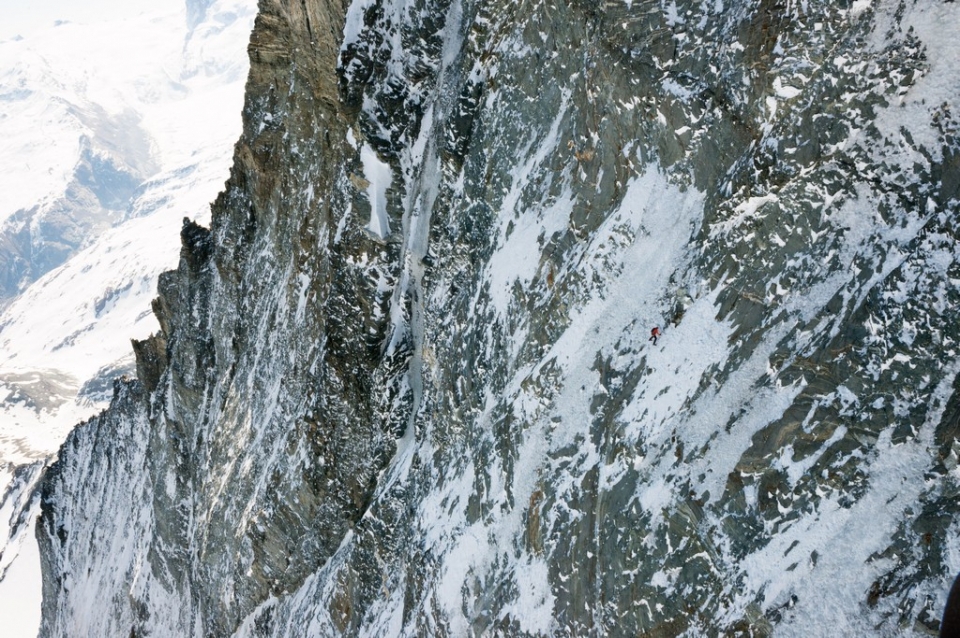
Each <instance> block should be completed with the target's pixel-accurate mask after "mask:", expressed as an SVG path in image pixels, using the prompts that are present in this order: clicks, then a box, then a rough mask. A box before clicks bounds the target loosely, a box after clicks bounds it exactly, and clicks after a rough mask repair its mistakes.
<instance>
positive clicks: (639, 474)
mask: <svg viewBox="0 0 960 638" xmlns="http://www.w3.org/2000/svg"><path fill="white" fill-rule="evenodd" d="M200 4H202V3H198V6H199V5H200ZM260 11H261V13H260V16H259V17H258V20H257V24H256V27H255V30H254V34H253V38H252V41H251V45H250V56H251V63H252V67H251V73H250V79H249V82H248V93H247V101H246V107H245V111H244V121H245V128H244V134H243V137H242V138H241V140H240V142H239V143H238V146H237V150H236V159H235V165H234V168H233V171H232V174H231V177H230V181H229V182H228V184H227V188H226V190H225V191H224V193H223V194H222V195H221V196H220V197H219V199H218V200H217V202H216V203H215V204H214V207H213V221H212V224H211V228H210V229H209V230H208V229H205V228H203V227H200V226H198V225H196V224H194V223H192V222H189V221H186V222H185V223H184V227H183V232H182V241H183V248H182V252H181V259H180V265H179V268H178V270H177V271H175V272H171V273H167V274H165V275H164V276H162V277H161V279H160V282H159V285H158V289H159V297H158V299H157V301H156V302H155V304H154V310H155V312H156V314H157V317H158V319H159V321H160V324H161V328H162V329H161V332H160V333H158V334H157V335H155V336H153V337H152V338H150V339H149V340H147V341H144V342H140V343H137V344H136V345H135V350H136V355H137V380H136V381H125V382H118V383H117V385H116V387H115V396H114V400H113V404H112V407H111V409H110V410H109V411H107V412H105V413H104V414H103V415H101V416H99V417H97V418H95V419H93V420H92V421H90V422H89V423H86V424H84V425H82V426H80V427H78V428H77V430H76V431H75V432H74V433H73V434H72V435H71V437H70V439H69V440H68V441H67V443H66V444H65V445H64V447H63V449H62V450H61V454H60V459H59V461H58V462H57V463H56V464H55V465H54V466H53V467H52V468H51V469H50V470H49V471H48V473H47V476H46V478H45V479H44V483H43V491H42V496H43V513H42V516H41V520H40V524H39V533H38V536H39V537H40V539H41V548H42V559H43V566H44V610H43V627H42V634H43V635H45V636H60V635H64V636H67V635H101V636H114V635H116V636H121V635H122V636H131V635H132V636H145V635H196V636H209V635H212V636H227V635H238V636H302V635H324V636H325V635H369V636H385V635H401V634H402V635H431V636H433V635H440V636H463V635H481V634H482V635H487V634H489V635H530V636H533V635H559V636H582V635H624V636H627V635H629V636H635V635H646V636H676V635H689V636H701V635H709V636H712V635H755V636H765V635H770V634H772V633H776V635H785V636H790V635H893V634H897V635H899V634H902V633H907V634H910V633H913V634H916V635H925V634H931V633H935V632H936V630H937V627H938V625H939V616H940V613H941V611H942V609H943V606H944V603H945V601H946V596H947V592H948V590H949V586H950V583H951V582H952V580H953V576H954V574H955V572H956V571H958V569H960V542H958V537H960V518H958V509H960V501H958V499H957V496H958V478H960V475H958V472H957V462H958V454H960V445H958V443H957V435H958V430H960V420H958V419H960V381H958V377H957V374H958V372H960V355H958V349H957V339H958V338H960V330H958V326H960V321H958V320H960V317H958V312H960V311H958V308H960V286H958V281H960V265H958V256H960V251H958V245H957V235H956V233H957V227H956V219H957V214H958V205H960V200H958V197H960V195H958V192H960V160H958V158H960V142H958V140H957V130H958V120H957V117H956V116H955V114H954V111H955V110H956V109H957V108H958V105H960V95H958V93H960V89H958V87H957V84H956V82H955V81H954V78H955V77H956V76H955V71H954V70H953V69H951V68H950V67H949V61H950V60H952V59H956V56H957V55H960V48H958V45H957V44H956V43H955V42H954V41H953V40H954V38H953V35H952V33H951V27H950V25H954V24H957V22H958V20H960V10H958V8H957V5H955V4H953V3H928V4H926V5H922V6H921V5H909V4H906V3H900V4H898V3H895V2H893V3H890V2H882V1H881V0H877V1H876V2H874V3H872V4H871V3H870V2H866V1H862V0H858V1H857V2H854V3H852V4H850V3H835V2H817V1H814V0H810V1H808V2H782V3H780V2H766V1H763V2H760V3H747V2H739V1H731V2H728V3H719V2H718V3H700V2H687V1H680V2H670V3H669V4H663V3H657V2H647V1H640V0H635V1H633V2H624V3H620V2H609V3H604V4H597V3H592V2H590V3H588V2H571V3H558V4H550V3H548V2H536V1H532V2H520V3H517V2H513V1H510V2H506V1H503V2H501V1H499V0H489V1H487V2H466V1H461V0H452V1H450V0H436V1H433V0H417V1H410V2H404V1H401V0H381V1H377V0H358V1H356V2H354V3H353V4H351V5H349V6H347V3H345V2H340V1H338V0H303V1H301V2H287V1H285V0H263V1H262V2H261V3H260ZM654 325H659V326H660V327H661V328H662V329H663V335H662V337H661V338H660V341H659V342H658V343H656V344H653V343H651V342H650V341H648V336H649V331H650V328H651V327H652V326H654Z"/></svg>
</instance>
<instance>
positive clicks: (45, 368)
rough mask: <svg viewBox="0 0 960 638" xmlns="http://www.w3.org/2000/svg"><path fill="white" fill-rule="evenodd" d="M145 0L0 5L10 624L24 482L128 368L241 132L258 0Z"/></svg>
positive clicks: (33, 577) (26, 584)
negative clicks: (168, 273)
mask: <svg viewBox="0 0 960 638" xmlns="http://www.w3.org/2000/svg"><path fill="white" fill-rule="evenodd" d="M143 6H145V4H144V3H139V4H138V3H126V5H125V6H124V7H120V6H117V3H115V2H112V1H110V0H98V1H97V2H91V3H86V4H85V5H84V6H83V7H82V13H81V10H80V9H78V7H76V6H69V5H67V4H65V3H45V4H44V6H43V7H39V8H36V9H34V10H32V11H31V13H29V14H28V13H26V12H25V11H24V10H23V9H19V8H11V9H10V10H9V12H8V11H7V8H6V7H5V6H2V5H0V12H2V14H3V15H4V22H5V25H4V26H3V28H2V29H0V165H2V166H3V167H4V170H3V171H0V517H2V520H0V556H2V560H0V617H3V618H4V624H5V631H12V632H14V634H13V635H29V634H30V633H35V631H36V627H37V623H38V622H39V575H38V573H37V571H38V570H37V566H38V563H37V560H38V558H37V556H36V549H35V547H34V546H33V545H32V544H30V545H28V547H29V551H27V550H24V554H25V555H26V554H29V559H28V560H27V562H28V563H29V564H24V561H19V564H15V560H14V559H15V557H16V556H17V555H18V553H19V550H20V547H21V545H22V544H23V542H24V540H25V539H27V538H29V537H30V536H31V535H32V534H31V533H29V532H30V531H31V530H32V528H33V525H32V521H33V519H34V518H35V515H36V508H35V507H33V505H35V504H32V503H30V502H29V499H27V498H26V496H25V495H26V494H27V493H28V492H29V491H30V489H31V488H32V486H33V485H34V484H35V482H36V479H37V478H38V476H39V468H40V467H42V465H43V464H44V462H45V461H47V460H48V459H49V457H50V455H52V454H53V453H55V452H56V450H57V448H58V447H59V445H60V444H61V443H62V441H63V439H64V437H65V436H66V434H67V433H68V432H69V430H70V428H72V427H73V426H74V425H76V424H77V423H78V422H80V421H81V420H84V419H86V418H89V417H90V416H92V415H93V414H95V413H96V412H98V411H100V410H101V409H103V408H104V407H105V406H106V403H107V402H108V401H109V399H110V396H111V394H112V383H113V379H114V378H116V377H119V376H121V375H123V374H125V373H129V372H130V371H131V370H132V362H133V357H132V351H131V347H130V340H131V339H132V338H143V337H145V336H146V335H148V334H150V333H151V332H153V331H154V330H156V329H157V324H156V320H155V319H154V317H153V314H152V313H151V311H150V301H151V299H152V298H153V297H154V296H155V294H156V280H157V276H158V274H159V273H160V272H162V271H164V270H167V269H169V268H171V267H173V266H175V265H176V263H177V255H178V252H179V248H180V242H179V238H178V235H179V230H180V226H181V224H182V219H183V218H184V217H185V216H186V217H191V218H195V219H200V220H204V219H206V218H208V217H209V203H210V202H211V201H212V200H213V199H214V198H215V197H216V195H217V193H218V192H219V190H220V189H221V188H222V186H223V183H224V181H225V180H226V178H227V175H228V173H229V167H230V163H231V158H232V153H233V145H234V142H235V140H236V138H237V137H238V136H239V134H240V126H241V120H240V109H241V105H242V97H243V88H244V81H245V79H246V74H247V68H248V64H247V56H246V46H247V41H248V40H249V35H250V29H251V28H252V23H253V17H254V15H255V11H256V3H255V2H254V1H252V0H219V1H216V2H211V1H206V0H205V1H199V2H198V1H194V0H188V1H187V2H186V3H183V2H182V1H180V2H163V3H152V7H151V8H150V9H149V10H146V11H144V10H143ZM57 19H61V20H62V21H60V22H59V23H57V22H55V20H57ZM40 24H46V25H47V26H45V27H43V28H40V27H39V26H38V25H40ZM18 25H19V26H20V27H21V28H22V31H21V30H18ZM37 463H39V465H37ZM21 519H22V520H21ZM18 520H19V523H17V521H18ZM25 530H27V531H25ZM11 581H13V582H11ZM24 590H26V594H25V591H24ZM24 595H27V597H28V599H31V600H33V603H34V604H33V605H29V604H27V605H24ZM8 606H12V608H8ZM25 610H26V611H25ZM14 612H15V615H16V616H17V617H18V618H19V619H20V620H18V621H17V622H21V621H22V623H21V624H18V625H16V626H12V625H10V623H9V622H8V619H9V618H11V613H14ZM11 627H12V628H11ZM4 635H5V636H6V635H10V634H6V633H5V634H4Z"/></svg>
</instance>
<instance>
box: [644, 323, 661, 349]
mask: <svg viewBox="0 0 960 638" xmlns="http://www.w3.org/2000/svg"><path fill="white" fill-rule="evenodd" d="M659 336H660V327H659V326H654V327H653V330H651V331H650V338H649V339H647V341H652V342H653V345H657V338H658V337H659Z"/></svg>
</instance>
